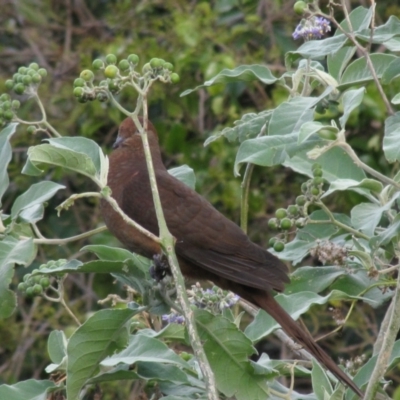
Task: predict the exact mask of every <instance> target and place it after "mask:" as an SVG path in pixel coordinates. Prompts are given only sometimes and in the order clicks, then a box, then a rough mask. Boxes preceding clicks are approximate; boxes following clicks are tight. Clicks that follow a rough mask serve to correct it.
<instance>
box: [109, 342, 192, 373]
mask: <svg viewBox="0 0 400 400" xmlns="http://www.w3.org/2000/svg"><path fill="white" fill-rule="evenodd" d="M139 361H145V362H154V363H166V364H173V365H179V366H181V367H184V368H189V365H188V364H187V363H186V361H184V360H183V359H182V358H180V357H179V356H178V355H177V354H176V353H175V352H174V351H172V350H171V349H170V348H168V346H167V345H165V344H164V343H163V342H161V341H160V340H158V339H155V338H152V337H149V336H146V335H140V334H136V335H132V336H131V338H130V340H129V344H128V347H127V348H126V349H124V350H122V351H121V352H120V353H117V354H113V355H112V356H110V357H107V358H106V359H104V360H103V361H102V362H101V365H103V366H105V367H114V366H116V365H118V364H126V365H131V364H135V363H137V362H139Z"/></svg>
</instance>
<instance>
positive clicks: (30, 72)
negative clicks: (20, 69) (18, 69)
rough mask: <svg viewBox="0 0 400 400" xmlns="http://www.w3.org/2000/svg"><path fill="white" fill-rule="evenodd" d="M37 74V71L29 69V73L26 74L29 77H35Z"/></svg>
mask: <svg viewBox="0 0 400 400" xmlns="http://www.w3.org/2000/svg"><path fill="white" fill-rule="evenodd" d="M36 73H37V71H36V70H35V69H32V68H29V69H28V72H27V73H26V74H27V75H29V76H33V75H35V74H36Z"/></svg>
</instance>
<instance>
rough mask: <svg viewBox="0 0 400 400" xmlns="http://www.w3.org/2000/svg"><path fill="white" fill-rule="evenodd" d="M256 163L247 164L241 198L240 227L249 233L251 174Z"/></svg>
mask: <svg viewBox="0 0 400 400" xmlns="http://www.w3.org/2000/svg"><path fill="white" fill-rule="evenodd" d="M253 169H254V164H251V163H248V164H247V165H246V171H245V173H244V176H243V181H242V183H241V185H240V187H241V199H240V227H241V228H242V230H243V232H244V233H247V224H248V212H249V190H250V181H251V175H252V173H253Z"/></svg>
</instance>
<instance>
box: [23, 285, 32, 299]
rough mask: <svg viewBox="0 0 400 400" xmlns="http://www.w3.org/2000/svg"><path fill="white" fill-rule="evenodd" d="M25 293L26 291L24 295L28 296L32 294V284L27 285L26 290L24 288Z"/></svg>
mask: <svg viewBox="0 0 400 400" xmlns="http://www.w3.org/2000/svg"><path fill="white" fill-rule="evenodd" d="M25 293H26V295H27V296H28V297H31V296H33V287H32V286H30V287H27V288H26V290H25Z"/></svg>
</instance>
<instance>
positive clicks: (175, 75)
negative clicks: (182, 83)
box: [171, 72, 181, 83]
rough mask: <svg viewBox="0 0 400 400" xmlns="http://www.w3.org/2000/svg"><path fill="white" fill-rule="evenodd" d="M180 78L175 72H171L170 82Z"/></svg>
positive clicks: (176, 81)
mask: <svg viewBox="0 0 400 400" xmlns="http://www.w3.org/2000/svg"><path fill="white" fill-rule="evenodd" d="M180 79H181V78H180V77H179V75H178V74H177V73H175V72H173V73H172V74H171V82H172V83H178V82H179V80H180Z"/></svg>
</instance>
